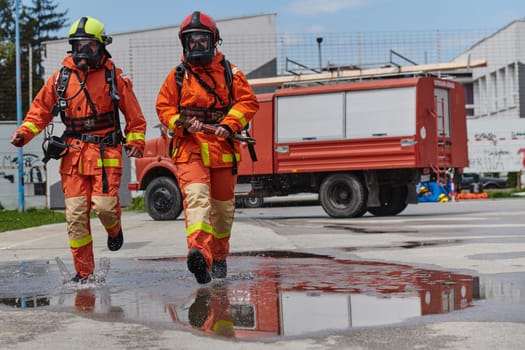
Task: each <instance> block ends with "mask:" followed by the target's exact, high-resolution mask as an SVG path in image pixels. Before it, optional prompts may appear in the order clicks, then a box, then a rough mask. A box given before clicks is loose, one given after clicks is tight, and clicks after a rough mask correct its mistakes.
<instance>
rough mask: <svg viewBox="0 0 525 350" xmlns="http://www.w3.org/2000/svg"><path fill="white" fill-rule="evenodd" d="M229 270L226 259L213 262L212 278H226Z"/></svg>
mask: <svg viewBox="0 0 525 350" xmlns="http://www.w3.org/2000/svg"><path fill="white" fill-rule="evenodd" d="M227 272H228V268H227V266H226V259H224V260H213V264H212V265H211V277H213V278H226V274H227Z"/></svg>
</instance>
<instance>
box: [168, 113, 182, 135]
mask: <svg viewBox="0 0 525 350" xmlns="http://www.w3.org/2000/svg"><path fill="white" fill-rule="evenodd" d="M179 117H180V114H175V116H174V117H173V118H171V119H170V122H169V123H168V128H169V129H170V131H171V132H173V131H175V122H176V121H177V120H179Z"/></svg>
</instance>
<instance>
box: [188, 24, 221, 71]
mask: <svg viewBox="0 0 525 350" xmlns="http://www.w3.org/2000/svg"><path fill="white" fill-rule="evenodd" d="M183 41H184V57H185V58H186V60H187V61H188V62H189V63H191V64H194V65H198V66H206V65H208V64H210V63H211V61H212V60H213V57H214V56H215V46H214V45H213V43H212V34H211V33H209V32H205V31H194V32H189V33H187V34H184V37H183Z"/></svg>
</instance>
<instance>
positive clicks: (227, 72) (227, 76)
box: [221, 56, 233, 109]
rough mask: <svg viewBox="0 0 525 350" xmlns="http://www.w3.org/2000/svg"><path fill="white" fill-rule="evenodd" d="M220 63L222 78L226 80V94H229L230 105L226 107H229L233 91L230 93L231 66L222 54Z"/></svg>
mask: <svg viewBox="0 0 525 350" xmlns="http://www.w3.org/2000/svg"><path fill="white" fill-rule="evenodd" d="M221 64H222V66H223V67H224V79H225V80H226V86H227V87H228V94H229V96H228V100H229V102H230V105H229V106H228V109H229V107H231V105H232V101H233V93H232V85H233V72H232V67H231V65H230V61H228V60H227V59H226V57H224V56H223V58H222V61H221Z"/></svg>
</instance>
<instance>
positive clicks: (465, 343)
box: [0, 199, 525, 349]
mask: <svg viewBox="0 0 525 350" xmlns="http://www.w3.org/2000/svg"><path fill="white" fill-rule="evenodd" d="M524 214H525V199H501V200H479V201H466V200H465V201H461V202H453V203H424V204H420V205H417V206H415V205H414V206H412V205H411V206H409V207H408V208H407V210H405V211H404V212H403V213H402V214H400V215H398V216H396V217H385V218H377V217H373V216H368V215H365V216H364V217H362V218H358V219H332V218H329V217H328V216H327V215H326V214H325V213H324V212H323V210H322V208H321V207H319V206H303V207H271V208H257V209H238V211H237V213H236V222H235V225H234V230H233V236H232V241H231V249H232V254H233V255H234V257H235V258H236V259H232V260H231V268H232V270H231V271H232V273H233V274H234V275H235V276H244V275H243V274H246V273H249V271H245V270H249V269H250V263H251V262H253V261H252V260H249V259H250V258H249V257H247V255H246V254H245V253H246V252H253V251H257V252H261V251H272V252H275V251H283V252H293V253H305V254H306V253H308V254H312V255H316V256H323V257H331V258H333V259H335V260H333V261H343V262H345V261H352V262H374V263H378V264H393V265H395V266H407V268H410V269H415V270H414V271H438V270H440V271H441V270H442V271H448V272H450V273H454V274H464V275H469V276H474V277H476V281H477V282H476V283H479V285H478V286H477V294H479V295H478V296H477V298H475V299H474V300H473V301H472V304H471V305H470V306H469V307H466V308H462V309H461V310H455V311H452V312H448V313H444V314H437V315H428V316H424V317H415V318H410V319H408V320H405V321H402V322H391V323H388V324H383V325H376V326H362V327H350V328H348V329H346V330H340V331H337V332H319V333H310V334H308V335H306V336H291V337H273V338H269V339H265V340H263V339H251V340H246V339H243V340H241V339H233V340H232V339H224V338H217V337H210V336H207V335H204V334H202V333H200V332H196V331H194V330H190V329H186V328H183V327H167V326H165V325H164V324H159V323H156V321H154V320H152V319H149V317H151V318H153V316H150V315H149V314H146V313H144V312H143V310H142V309H141V308H142V307H144V306H143V305H142V304H141V302H137V304H136V305H135V308H136V310H137V314H139V310H141V311H142V313H141V317H140V318H141V320H142V322H139V321H134V320H133V317H128V318H126V319H120V318H118V317H114V318H112V317H111V315H115V313H112V312H107V313H106V314H104V315H102V314H103V313H96V312H94V313H90V312H85V310H84V311H83V312H79V311H78V310H75V309H74V308H73V307H70V308H69V309H68V308H67V307H62V308H60V307H58V306H56V305H55V306H54V307H33V308H31V307H26V308H16V309H15V308H13V307H9V306H5V305H4V306H0V338H1V339H2V345H1V347H2V348H5V349H70V348H72V347H75V348H77V349H88V348H89V349H93V348H100V349H105V348H111V349H139V348H140V349H145V348H148V349H209V348H211V347H214V348H217V349H444V348H450V349H493V348H498V349H522V348H523V344H524V342H525V234H524V232H525V219H524ZM123 222H124V233H125V245H124V247H123V249H122V250H120V251H118V252H115V253H110V252H109V251H108V250H107V248H106V247H105V237H104V236H103V234H102V233H101V229H100V225H99V224H98V222H97V221H96V220H94V221H93V225H92V226H93V230H94V242H95V244H94V246H95V255H96V257H97V259H98V258H101V257H109V258H110V259H111V261H112V269H111V270H110V273H109V274H108V276H107V277H108V280H107V282H106V284H107V285H108V288H109V291H110V292H109V293H110V294H111V296H112V297H113V299H112V302H111V304H112V305H113V306H112V307H110V308H109V310H113V311H114V309H115V308H117V307H118V306H119V302H121V301H119V300H118V298H117V296H120V297H124V296H125V297H126V298H128V299H129V300H131V299H133V300H140V301H142V300H146V299H144V298H142V295H141V296H140V298H139V297H137V296H136V294H141V293H142V294H144V293H143V292H144V291H145V290H146V289H145V288H142V289H135V287H136V285H140V284H144V283H150V282H151V285H152V286H153V289H155V290H157V293H158V295H160V297H159V298H160V299H161V300H164V299H163V298H174V299H173V300H178V299H177V298H179V297H180V298H182V296H181V295H182V294H185V293H186V294H191V293H194V292H195V291H196V290H198V289H199V287H200V286H198V285H197V284H196V283H195V282H194V281H193V279H192V277H191V276H189V275H188V274H187V273H186V272H185V271H184V261H183V260H184V258H183V257H184V256H185V254H186V243H185V237H184V233H183V232H184V227H183V226H184V225H183V221H182V220H181V219H179V220H175V221H169V222H155V221H153V220H151V219H150V218H149V217H148V216H147V214H145V213H132V212H126V213H125V214H124V218H123ZM0 238H1V239H0V253H1V254H0V282H1V286H0V298H3V299H7V298H8V297H9V298H11V297H13V295H15V296H16V294H17V293H19V294H20V293H22V294H23V293H25V292H27V291H28V289H31V288H35V286H38V288H41V289H43V290H45V292H46V293H47V294H51V296H52V297H53V298H51V300H55V299H57V298H56V297H57V296H63V297H64V298H66V299H67V298H68V297H69V296H70V295H69V294H67V295H62V294H60V293H59V292H56V291H55V289H57V288H58V287H57V286H56V281H47V280H46V282H41V281H39V280H38V278H37V277H34V278H28V273H27V272H26V273H24V271H22V270H23V268H24V266H25V267H26V268H27V266H33V265H34V266H38V267H39V268H40V267H42V266H41V265H39V264H40V263H41V262H43V264H44V265H45V264H46V263H47V264H48V265H49V266H50V267H49V268H47V269H46V271H48V270H49V271H50V272H48V275H49V274H51V273H54V274H55V275H57V272H56V270H57V269H56V266H55V264H54V260H53V259H54V257H58V258H60V259H62V260H64V261H65V262H66V264H70V263H71V257H70V255H69V250H68V248H67V239H66V237H65V232H64V225H63V224H59V225H49V226H44V227H39V228H33V229H25V230H19V231H12V232H5V233H1V234H0ZM165 258H171V259H175V260H174V261H176V262H175V264H177V265H176V267H175V268H173V269H172V268H171V267H170V268H166V267H165V265H158V268H157V269H156V270H155V271H153V270H151V271H153V272H151V271H150V272H148V271H142V272H144V274H141V275H140V277H137V276H138V275H137V276H133V275H131V276H130V275H129V273H124V272H129V271H132V269H133V266H132V265H133V264H135V263H136V261H139V260H148V259H149V260H151V261H155V260H156V259H165ZM177 258H178V259H179V260H177ZM177 261H178V262H177ZM31 262H38V263H39V264H37V263H35V264H33V265H31ZM330 264H333V263H328V266H330ZM332 266H335V265H332ZM140 269H142V270H145V269H144V267H140ZM150 269H151V268H150ZM146 270H147V269H146ZM133 271H135V270H133ZM293 272H294V271H293ZM148 273H149V274H148ZM170 274H171V275H170ZM152 275H154V277H151V276H152ZM358 275H359V274H358ZM144 276H145V277H144ZM164 276H172V277H170V278H171V281H170V283H171V284H166V281H165V280H166V279H167V280H169V278H165V277H164ZM173 276H175V277H173ZM297 276H299V278H301V279H302V280H304V281H308V280H309V279H314V276H311V275H308V274H307V272H306V271H305V273H304V275H301V270H300V269H299V270H297V272H296V273H295V272H294V276H293V277H294V278H296V277H297ZM30 277H33V276H30ZM155 278H157V279H155ZM315 278H317V281H319V277H318V276H317V277H315ZM326 278H327V280H329V279H330V276H329V274H328V273H327V274H326ZM144 279H146V281H144ZM321 279H322V276H321ZM34 280H37V281H36V282H35V281H34ZM227 282H228V283H230V284H236V283H239V282H238V281H234V280H231V281H227ZM242 282H243V283H248V284H249V283H250V279H247V280H246V281H242ZM237 285H238V284H237ZM156 287H158V288H156ZM53 288H55V289H53ZM101 290H103V288H99V289H98V290H97V293H101ZM131 290H132V291H134V292H133V294H134V295H133V298H131V296H129V295H128V294H126V293H129V291H131ZM137 290H138V291H140V293H139V292H135V291H137ZM147 291H148V296H150V294H152V293H153V292H152V289H151V288H150V289H147ZM13 293H14V294H13ZM44 294H45V293H44ZM77 296H78V294H77ZM100 299H101V300H102V301H97V303H100V304H97V305H96V308H97V309H103V306H104V305H101V304H104V302H103V300H104V298H100ZM150 299H151V298H149V299H148V300H150ZM97 300H98V299H97ZM15 301H16V300H15ZM61 305H64V304H61ZM65 305H66V306H67V303H66V304H65ZM123 305H124V304H122V307H123ZM126 305H129V303H128V304H126ZM148 305H149V304H148ZM163 305H166V304H163ZM161 311H162V310H161ZM164 311H165V310H164ZM108 315H110V316H108ZM306 315H308V314H306ZM307 317H308V316H307ZM334 317H335V316H334ZM137 318H139V317H137Z"/></svg>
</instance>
